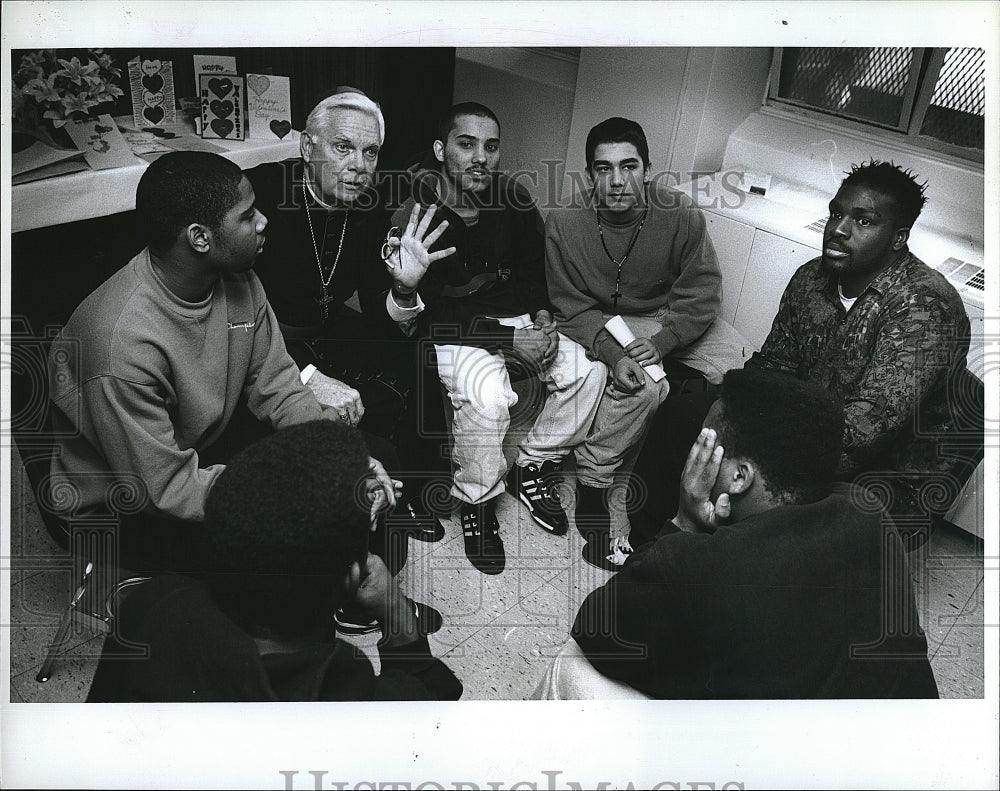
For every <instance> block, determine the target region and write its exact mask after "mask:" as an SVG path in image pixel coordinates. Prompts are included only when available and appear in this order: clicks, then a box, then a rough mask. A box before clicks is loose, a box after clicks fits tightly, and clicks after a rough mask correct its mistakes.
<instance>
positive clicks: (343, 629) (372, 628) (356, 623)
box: [333, 607, 382, 634]
mask: <svg viewBox="0 0 1000 791" xmlns="http://www.w3.org/2000/svg"><path fill="white" fill-rule="evenodd" d="M333 622H334V624H335V625H336V627H337V631H338V632H340V633H341V634H371V633H372V632H377V631H378V630H379V629H381V628H382V626H381V625H380V624H379V622H378V621H377V620H375V619H374V618H369V617H368V616H367V615H365V614H363V613H362V612H361V611H360V610H355V609H353V608H352V607H347V608H346V609H345V608H343V607H342V608H341V609H339V610H337V612H335V613H334V614H333Z"/></svg>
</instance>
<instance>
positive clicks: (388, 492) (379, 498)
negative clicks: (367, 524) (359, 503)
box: [365, 457, 403, 530]
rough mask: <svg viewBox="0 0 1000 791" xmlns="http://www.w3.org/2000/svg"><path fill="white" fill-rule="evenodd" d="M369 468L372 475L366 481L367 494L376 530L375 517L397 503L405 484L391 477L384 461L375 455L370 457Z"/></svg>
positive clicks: (373, 527)
mask: <svg viewBox="0 0 1000 791" xmlns="http://www.w3.org/2000/svg"><path fill="white" fill-rule="evenodd" d="M368 469H369V471H370V475H369V477H368V480H367V481H366V482H365V494H366V495H367V496H368V502H369V503H370V504H371V511H370V516H371V525H372V530H374V529H375V519H376V517H377V516H378V514H379V512H381V511H382V510H383V509H386V508H392V507H394V506H395V505H396V500H397V498H398V497H399V495H400V494H402V492H403V484H402V483H400V482H399V481H397V480H395V479H393V478H390V477H389V473H387V472H386V471H385V467H383V466H382V462H380V461H379V460H378V459H376V458H374V457H369V459H368Z"/></svg>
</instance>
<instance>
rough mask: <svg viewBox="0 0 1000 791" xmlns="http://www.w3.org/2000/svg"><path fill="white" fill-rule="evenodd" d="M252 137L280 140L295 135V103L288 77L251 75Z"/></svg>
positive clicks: (248, 104) (248, 94)
mask: <svg viewBox="0 0 1000 791" xmlns="http://www.w3.org/2000/svg"><path fill="white" fill-rule="evenodd" d="M247 121H248V122H249V125H250V132H249V135H248V136H249V137H255V138H265V139H269V140H276V139H277V140H280V139H281V138H283V137H284V136H285V135H287V134H288V133H289V132H291V131H292V99H291V91H290V88H289V79H288V77H277V76H274V75H272V74H248V75H247Z"/></svg>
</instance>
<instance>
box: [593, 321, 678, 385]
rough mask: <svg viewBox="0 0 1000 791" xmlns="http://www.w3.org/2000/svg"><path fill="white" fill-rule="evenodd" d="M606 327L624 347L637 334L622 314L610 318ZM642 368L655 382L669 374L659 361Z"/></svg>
mask: <svg viewBox="0 0 1000 791" xmlns="http://www.w3.org/2000/svg"><path fill="white" fill-rule="evenodd" d="M604 329H606V330H607V331H608V332H610V333H611V337H612V338H614V339H615V340H616V341H618V343H620V344H621V345H622V348H623V349H624V348H625V347H626V346H628V345H629V344H630V343H632V341H634V340H635V334H634V333H633V332H632V330H631V329H630V328H629V326H628V324H626V323H625V319H623V318H622V317H621V316H612V317H611V318H610V319H608V320H607V322H606V323H605V325H604ZM642 368H643V370H644V371H645V372H646V375H647V376H648V377H649V378H650V379H652V380H653V381H654V382H659V381H660V380H661V379H664V378H666V376H667V372H666V371H664V370H663V366H662V365H660V364H659V363H647V364H646V365H643V366H642Z"/></svg>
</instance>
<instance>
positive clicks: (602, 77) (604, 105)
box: [563, 47, 688, 197]
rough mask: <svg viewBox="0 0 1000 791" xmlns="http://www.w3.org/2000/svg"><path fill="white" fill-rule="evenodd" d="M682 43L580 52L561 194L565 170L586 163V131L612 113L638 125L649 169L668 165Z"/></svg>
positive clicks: (567, 184) (684, 51)
mask: <svg viewBox="0 0 1000 791" xmlns="http://www.w3.org/2000/svg"><path fill="white" fill-rule="evenodd" d="M687 60H688V48H687V47H614V48H605V47H587V48H583V49H581V50H580V68H579V70H578V71H577V80H576V94H575V97H574V99H573V120H572V123H571V126H570V132H569V147H568V149H567V151H566V154H565V156H566V168H567V176H566V178H565V179H564V180H563V193H564V194H565V195H566V196H567V197H568V196H569V195H570V194H571V192H570V189H571V187H572V183H573V182H572V181H571V179H570V177H569V175H568V174H569V173H570V172H576V173H578V174H582V173H583V172H584V170H585V166H586V149H585V146H586V142H587V133H588V132H589V131H590V130H591V128H592V127H593V126H594V125H596V124H598V123H600V122H601V121H603V120H604V119H605V118H610V117H612V116H622V117H624V118H629V119H631V120H633V121H637V122H639V123H640V124H641V125H642V128H643V129H644V130H645V132H646V138H647V139H648V141H649V157H650V161H651V163H652V166H653V168H654V170H664V169H666V168H667V167H668V166H669V163H670V151H671V147H672V144H673V140H674V134H675V127H676V124H677V120H678V117H679V112H680V107H681V99H682V89H683V86H684V74H685V71H686V68H687Z"/></svg>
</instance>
